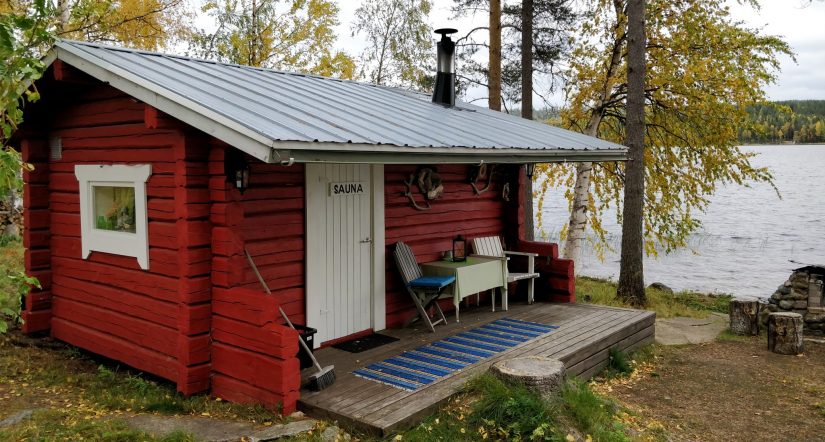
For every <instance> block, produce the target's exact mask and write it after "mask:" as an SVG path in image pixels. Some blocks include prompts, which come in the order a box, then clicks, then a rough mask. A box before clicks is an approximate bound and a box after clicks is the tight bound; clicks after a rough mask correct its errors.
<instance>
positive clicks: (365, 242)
mask: <svg viewBox="0 0 825 442" xmlns="http://www.w3.org/2000/svg"><path fill="white" fill-rule="evenodd" d="M360 242H361V244H369V243H371V242H372V240H371V239H370V238H366V239H362V240H361V241H360Z"/></svg>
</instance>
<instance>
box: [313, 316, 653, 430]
mask: <svg viewBox="0 0 825 442" xmlns="http://www.w3.org/2000/svg"><path fill="white" fill-rule="evenodd" d="M503 317H509V318H514V319H521V320H525V321H532V322H538V323H543V324H551V325H557V326H559V328H558V329H557V330H555V331H553V332H552V333H550V334H548V335H545V336H543V337H539V338H536V339H533V340H531V341H528V342H525V343H523V344H521V345H519V346H516V347H514V348H511V349H509V350H506V351H504V352H501V353H498V354H496V355H495V356H493V357H491V358H488V359H484V360H482V361H481V362H479V363H476V364H474V365H472V366H469V367H466V368H464V369H461V370H459V371H456V372H454V373H451V374H450V375H448V376H446V377H444V378H441V379H439V380H437V381H435V382H433V383H432V384H429V385H427V386H424V387H421V388H419V389H417V390H415V391H405V390H401V389H398V388H395V387H390V386H387V385H384V384H380V383H378V382H373V381H369V380H366V379H363V378H360V377H357V376H355V375H353V374H352V371H353V370H355V369H358V368H361V367H364V366H365V365H369V364H371V363H373V362H378V361H382V360H384V359H386V358H389V357H392V356H395V355H398V354H400V353H401V352H403V351H407V350H411V349H414V348H417V347H420V346H422V345H425V344H427V343H430V342H433V341H437V340H440V339H443V338H445V337H448V336H451V335H454V334H456V333H459V332H461V331H464V330H467V329H471V328H475V327H479V326H482V325H484V324H487V323H489V322H491V321H494V320H496V319H500V318H503ZM448 319H450V322H449V323H448V325H447V326H443V325H439V326H437V327H436V330H437V331H436V333H430V332H429V331H427V330H425V329H424V328H423V327H421V326H418V327H416V328H405V329H398V330H384V331H382V332H381V333H382V334H386V335H390V336H394V337H396V338H399V340H398V341H396V342H393V343H390V344H386V345H383V346H381V347H378V348H375V349H372V350H368V351H365V352H362V353H348V352H345V351H342V350H337V349H334V348H325V349H322V350H318V351H316V352H315V355H316V356H317V357H318V360H319V362H320V363H321V365H322V366H326V365H330V364H334V365H335V373H336V375H337V380H336V382H335V384H333V385H332V386H331V387H329V388H327V389H325V390H322V391H319V392H312V391H308V390H302V391H301V399H300V400H299V402H298V407H299V408H300V409H302V410H303V411H305V412H306V413H307V414H310V415H313V416H316V417H321V418H326V419H331V420H337V421H339V422H340V423H342V424H345V425H348V426H351V427H354V428H358V429H359V430H362V431H365V432H368V433H371V434H375V435H380V436H386V435H388V434H389V433H391V432H393V431H396V430H401V429H404V428H407V427H410V426H412V425H415V424H416V423H418V422H419V421H421V420H423V419H424V418H425V417H427V416H429V415H430V414H432V413H433V412H434V411H435V410H436V409H437V408H438V406H440V405H441V404H443V403H445V402H446V401H447V400H448V399H449V398H450V397H451V396H453V395H455V394H457V393H458V392H459V391H460V390H461V388H462V386H463V385H464V383H465V382H466V381H467V380H468V379H470V378H471V377H473V376H475V375H478V374H481V373H483V372H484V371H486V370H487V369H488V368H489V367H490V365H491V364H492V363H494V362H496V361H498V360H501V359H510V358H514V357H519V356H545V357H552V358H556V359H560V360H562V361H563V362H564V364H565V367H566V369H567V372H568V374H569V375H577V376H579V377H581V378H584V379H587V378H590V377H592V376H593V375H594V374H595V373H597V372H598V371H599V370H601V369H602V368H603V367H604V366H605V365H606V364H607V360H608V353H609V349H610V348H613V347H616V348H619V349H620V350H631V349H633V348H636V347H639V346H641V345H644V344H647V343H651V342H653V335H654V321H655V314H654V313H653V312H647V311H639V310H628V309H621V308H614V307H603V306H595V305H586V304H551V303H536V304H533V305H523V304H519V305H511V306H510V310H509V311H506V312H501V311H499V312H495V313H493V312H490V311H489V310H487V309H485V308H483V307H481V308H476V309H473V310H468V311H467V312H466V313H465V312H464V311H463V310H462V315H461V322H460V323H456V322H454V319H453V318H452V317H448Z"/></svg>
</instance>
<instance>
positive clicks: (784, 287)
mask: <svg viewBox="0 0 825 442" xmlns="http://www.w3.org/2000/svg"><path fill="white" fill-rule="evenodd" d="M776 292H777V293H779V294H781V295H787V294H788V293H790V292H791V285H790V284H788V285H784V284H783V285H780V286H779V287H778V288H777V289H776Z"/></svg>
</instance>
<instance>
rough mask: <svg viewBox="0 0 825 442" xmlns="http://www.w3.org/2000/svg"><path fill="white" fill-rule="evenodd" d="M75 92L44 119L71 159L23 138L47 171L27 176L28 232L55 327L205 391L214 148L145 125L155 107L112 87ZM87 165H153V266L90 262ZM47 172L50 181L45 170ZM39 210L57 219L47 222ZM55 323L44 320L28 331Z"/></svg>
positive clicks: (182, 386)
mask: <svg viewBox="0 0 825 442" xmlns="http://www.w3.org/2000/svg"><path fill="white" fill-rule="evenodd" d="M71 87H72V88H73V92H74V93H73V94H69V95H70V99H66V100H63V101H62V102H60V103H53V104H54V107H53V108H52V109H51V115H52V117H53V118H52V120H51V121H50V122H45V124H44V125H45V126H48V127H49V131H48V136H51V137H59V138H60V139H61V141H62V157H61V158H60V159H51V160H48V146H47V143H46V142H45V139H43V138H45V137H42V136H43V135H46V134H39V135H40V136H41V137H42V138H40V139H36V138H34V137H32V138H30V139H27V140H25V141H24V143H23V144H24V145H26V144H28V145H29V146H32V145H35V144H36V145H37V146H38V148H39V152H38V153H37V154H32V153H28V155H27V156H28V157H29V158H30V159H31V158H35V159H37V160H38V162H37V163H35V167H39V168H40V172H33V173H31V174H29V176H27V177H26V181H27V185H26V186H27V187H26V194H27V195H28V199H29V200H31V202H30V204H29V206H28V208H29V210H30V214H29V215H27V218H30V219H31V221H30V223H34V224H31V225H30V226H29V229H27V230H29V231H28V232H27V234H26V236H27V238H28V241H27V242H28V243H29V244H28V245H29V246H30V247H31V248H30V251H29V252H28V253H27V255H28V256H30V257H31V258H30V259H28V264H27V269H29V270H30V271H33V273H34V274H35V275H36V276H38V277H40V278H41V279H44V280H45V281H46V286H45V287H44V289H45V290H44V292H46V291H48V292H50V293H51V320H50V326H51V333H52V335H53V336H54V337H56V338H58V339H60V340H63V341H66V342H69V343H71V344H75V345H77V346H79V347H82V348H86V349H89V350H91V351H94V352H96V353H99V354H102V355H104V356H107V357H110V358H113V359H116V360H119V361H122V362H124V363H127V364H129V365H131V366H133V367H135V368H138V369H140V370H145V371H147V372H149V373H153V374H156V375H159V376H162V377H164V378H167V379H171V380H174V381H176V382H177V385H178V389H179V390H180V391H181V392H183V393H186V394H190V393H194V392H198V391H203V390H205V389H207V388H208V385H209V358H210V356H209V317H210V296H211V283H210V277H209V273H210V260H211V248H210V245H211V244H210V242H211V241H210V230H211V226H210V223H209V219H208V217H209V208H210V203H209V194H208V189H207V182H208V175H207V170H206V162H205V161H204V160H205V158H206V153H207V152H208V151H207V150H206V149H205V148H204V146H203V145H202V144H203V141H202V140H201V139H198V138H196V137H195V136H194V135H189V134H186V133H184V132H183V131H181V130H179V129H173V128H168V129H153V128H149V127H147V125H146V122H145V119H144V117H145V115H146V107H145V106H144V105H143V104H142V103H139V102H137V101H135V100H133V99H131V98H130V97H128V96H125V95H123V94H122V93H120V92H119V91H116V90H115V89H113V88H110V87H108V86H104V85H99V84H98V85H89V84H85V85H72V86H71ZM44 159H46V160H47V161H43V160H44ZM89 163H95V164H101V163H103V164H107V163H120V164H146V163H151V164H152V176H151V177H150V178H149V180H148V182H147V185H146V186H147V200H148V201H147V203H148V204H147V208H148V216H149V224H148V237H149V246H150V252H149V265H150V269H149V271H144V270H142V269H140V267H139V266H138V264H137V260H136V259H135V258H130V257H124V256H116V255H111V254H104V253H99V252H92V254H91V255H90V256H89V259H88V260H83V259H81V244H80V212H79V210H80V208H79V196H78V191H79V189H78V182H77V178H76V177H75V175H74V166H75V165H76V164H89ZM35 170H37V169H35ZM46 170H48V178H45V177H43V176H42V175H40V174H42V173H45V171H46ZM46 183H47V184H46ZM44 185H47V189H48V194H47V197H44V196H43V194H42V193H41V192H42V190H43V188H42V187H43V186H44ZM44 198H48V202H46V200H45V199H44ZM34 200H37V202H34ZM44 205H45V206H46V207H47V209H44V208H42V207H44ZM33 209H37V210H33ZM41 216H47V221H46V224H45V225H42V224H43V221H41V220H40V217H41ZM46 233H48V248H46V243H45V242H44V241H43V238H44V237H45V235H46ZM43 251H48V254H44V253H42V252H43ZM27 303H28V304H30V305H27V310H29V311H27V313H26V316H29V317H31V316H35V317H36V315H37V312H38V311H43V310H39V309H37V308H36V307H37V305H36V304H37V303H38V301H37V297H33V296H30V297H29V300H27ZM47 326H48V325H47V324H46V323H43V322H39V321H35V322H34V323H33V327H32V326H30V327H29V329H28V330H27V331H34V330H33V328H37V329H45V328H47Z"/></svg>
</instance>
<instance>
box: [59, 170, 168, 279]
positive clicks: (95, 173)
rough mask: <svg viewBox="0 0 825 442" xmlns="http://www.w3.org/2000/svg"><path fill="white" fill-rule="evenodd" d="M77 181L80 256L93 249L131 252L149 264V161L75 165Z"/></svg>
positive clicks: (130, 253)
mask: <svg viewBox="0 0 825 442" xmlns="http://www.w3.org/2000/svg"><path fill="white" fill-rule="evenodd" d="M74 172H75V176H76V177H77V180H78V182H79V183H80V235H81V245H82V248H83V259H86V258H88V257H89V254H90V253H91V252H93V251H98V252H106V253H113V254H116V255H124V256H134V257H135V258H137V261H138V264H139V265H140V267H141V268H142V269H148V268H149V242H148V239H147V235H146V227H147V214H146V180H147V179H149V176H150V175H151V174H152V166H151V165H149V164H144V165H139V166H126V165H82V166H75V169H74Z"/></svg>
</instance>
